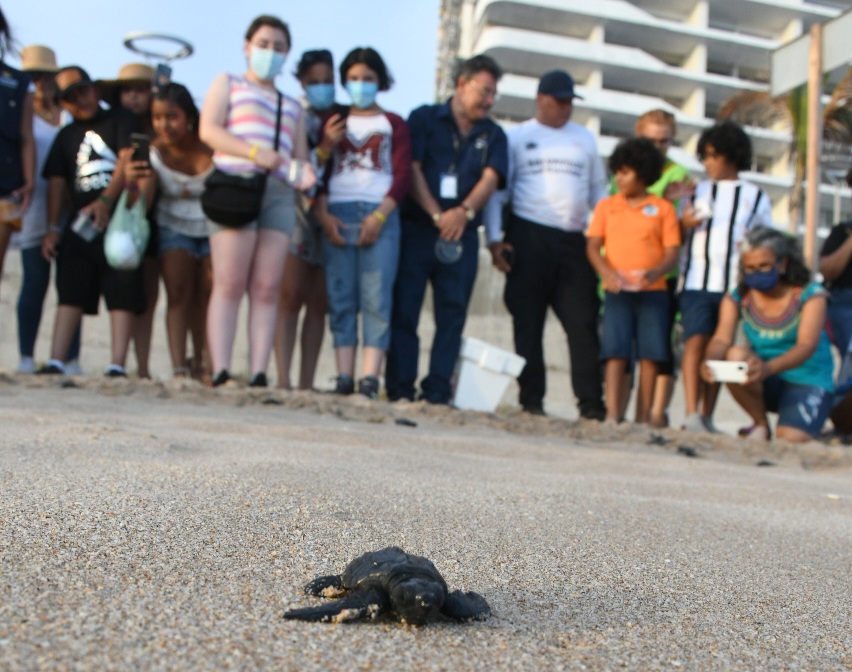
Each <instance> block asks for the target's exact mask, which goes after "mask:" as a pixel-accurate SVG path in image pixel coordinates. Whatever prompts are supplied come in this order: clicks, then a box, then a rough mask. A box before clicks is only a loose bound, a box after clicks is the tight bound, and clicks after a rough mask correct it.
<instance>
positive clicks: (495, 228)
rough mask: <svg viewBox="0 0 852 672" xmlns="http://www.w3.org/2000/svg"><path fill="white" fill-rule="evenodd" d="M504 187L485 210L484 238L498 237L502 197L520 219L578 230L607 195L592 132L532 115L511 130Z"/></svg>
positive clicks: (494, 238) (581, 230) (582, 229)
mask: <svg viewBox="0 0 852 672" xmlns="http://www.w3.org/2000/svg"><path fill="white" fill-rule="evenodd" d="M506 135H507V136H508V139H509V176H508V179H507V182H506V184H507V188H506V190H505V191H504V192H498V194H495V196H494V197H493V198H492V199H491V201H490V202H489V204H488V206H487V207H486V212H485V215H484V217H485V225H486V228H487V230H488V240H489V241H493V240H499V239H500V221H499V212H500V209H501V208H502V205H503V203H504V201H505V199H506V198H510V199H511V202H512V212H514V213H515V214H516V215H518V216H519V217H523V218H524V219H528V220H530V221H533V222H536V223H537V224H542V225H544V226H550V227H553V228H556V229H561V230H563V231H575V232H579V233H582V232H584V231H585V230H586V227H587V226H588V222H589V214H590V213H591V212H592V210H594V207H595V206H596V205H597V203H598V201H600V200H601V199H602V198H604V197H605V196H606V195H607V182H606V173H605V172H604V167H603V163H602V162H601V159H600V156H599V155H598V147H597V142H596V141H595V136H594V135H592V133H591V131H589V130H588V129H586V128H585V127H583V126H581V125H580V124H577V123H574V122H573V121H569V122H568V123H567V124H565V125H564V126H562V127H560V128H552V127H550V126H545V125H544V124H542V123H540V122H539V121H537V120H536V119H530V120H528V121H525V122H524V123H522V124H519V125H517V126H515V127H514V128H512V129H510V130H509V131H508V133H507V134H506Z"/></svg>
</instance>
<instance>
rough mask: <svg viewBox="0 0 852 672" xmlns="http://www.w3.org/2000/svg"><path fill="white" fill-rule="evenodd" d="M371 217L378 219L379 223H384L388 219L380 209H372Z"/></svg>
mask: <svg viewBox="0 0 852 672" xmlns="http://www.w3.org/2000/svg"><path fill="white" fill-rule="evenodd" d="M373 217H375V218H376V219H378V220H379V223H380V224H384V223H385V222H386V221H388V217H387V215H386V214H385V213H383V212H382V211H381V210H373Z"/></svg>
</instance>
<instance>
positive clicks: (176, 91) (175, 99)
mask: <svg viewBox="0 0 852 672" xmlns="http://www.w3.org/2000/svg"><path fill="white" fill-rule="evenodd" d="M154 100H160V101H163V102H166V103H174V104H175V105H177V106H178V107H179V108H180V109H182V110H183V111H184V113H185V114H186V117H187V119H188V120H189V123H190V124H192V132H193V133H194V134H196V135H197V134H198V107H197V106H196V105H195V101H194V100H193V99H192V94H191V93H190V92H189V89H187V88H186V87H185V86H184V85H183V84H178V83H177V82H169V83H168V84H165V85H163V86H161V87H159V88H158V89H157V90H156V91H155V92H154V95H153V97H152V101H154Z"/></svg>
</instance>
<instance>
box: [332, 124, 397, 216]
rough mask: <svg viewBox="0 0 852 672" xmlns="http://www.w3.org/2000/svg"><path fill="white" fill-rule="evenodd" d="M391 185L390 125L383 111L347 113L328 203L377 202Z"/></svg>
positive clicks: (391, 128) (391, 138)
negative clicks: (344, 133) (364, 113)
mask: <svg viewBox="0 0 852 672" xmlns="http://www.w3.org/2000/svg"><path fill="white" fill-rule="evenodd" d="M392 184H393V127H392V126H391V122H390V120H389V119H388V118H387V116H386V115H385V114H383V113H380V114H370V115H355V114H350V115H349V117H347V119H346V135H345V136H344V138H343V140H341V141H340V144H339V145H338V146H337V148H336V149H335V159H334V164H333V169H332V172H331V176H330V177H329V180H328V202H329V203H347V202H352V201H367V202H369V203H379V202H381V200H382V199H383V198H384V197H385V196H386V195H387V193H388V192H389V191H390V188H391V185H392Z"/></svg>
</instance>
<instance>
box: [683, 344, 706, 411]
mask: <svg viewBox="0 0 852 672" xmlns="http://www.w3.org/2000/svg"><path fill="white" fill-rule="evenodd" d="M707 340H708V339H707V336H704V335H702V334H697V335H695V336H690V337H689V338H688V339H687V340H686V343H684V346H683V362H682V364H681V371H682V372H683V396H684V402H685V405H686V409H685V411H686V413H685V414H686V416H690V415H692V414H694V413H697V412H698V399H699V395H700V393H701V378H700V376H699V373H698V369H699V367H700V366H701V362H702V360H703V359H704V350H705V348H706V347H707Z"/></svg>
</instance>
